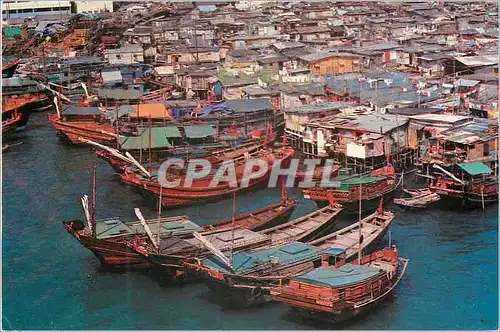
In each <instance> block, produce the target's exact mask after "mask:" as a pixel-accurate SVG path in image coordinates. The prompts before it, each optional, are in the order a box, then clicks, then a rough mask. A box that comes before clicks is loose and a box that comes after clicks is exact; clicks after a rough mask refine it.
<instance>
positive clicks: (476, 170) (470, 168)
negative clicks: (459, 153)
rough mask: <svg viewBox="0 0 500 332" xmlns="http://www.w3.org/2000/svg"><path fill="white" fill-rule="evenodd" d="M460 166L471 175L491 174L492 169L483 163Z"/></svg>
mask: <svg viewBox="0 0 500 332" xmlns="http://www.w3.org/2000/svg"><path fill="white" fill-rule="evenodd" d="M458 166H459V167H460V168H461V169H463V170H464V171H465V172H467V173H468V174H470V175H479V174H490V173H491V169H490V168H489V167H488V166H486V165H485V164H483V163H481V162H475V163H464V164H458Z"/></svg>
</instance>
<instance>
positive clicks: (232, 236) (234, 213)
mask: <svg viewBox="0 0 500 332" xmlns="http://www.w3.org/2000/svg"><path fill="white" fill-rule="evenodd" d="M235 215H236V191H234V192H233V217H232V219H231V264H232V263H233V250H234V224H235V219H234V216H235Z"/></svg>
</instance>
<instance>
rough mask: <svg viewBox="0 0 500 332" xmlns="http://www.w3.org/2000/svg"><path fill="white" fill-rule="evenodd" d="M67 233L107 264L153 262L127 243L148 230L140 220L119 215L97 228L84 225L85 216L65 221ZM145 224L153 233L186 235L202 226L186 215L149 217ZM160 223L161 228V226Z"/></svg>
mask: <svg viewBox="0 0 500 332" xmlns="http://www.w3.org/2000/svg"><path fill="white" fill-rule="evenodd" d="M63 224H64V225H65V228H66V230H67V231H68V233H70V234H72V235H73V236H74V237H75V238H76V239H77V240H78V241H79V242H80V243H81V244H82V245H83V246H84V247H85V248H87V249H89V250H90V251H92V252H93V253H94V255H95V256H96V257H97V258H98V259H99V261H100V262H101V264H102V265H103V266H105V267H108V268H115V269H116V268H136V269H137V268H146V267H149V266H150V264H151V263H150V262H149V261H148V260H147V259H145V258H144V256H142V255H140V254H138V253H137V251H135V250H134V249H133V248H131V247H130V246H129V245H128V242H129V241H132V242H134V241H139V242H140V241H143V240H145V239H146V238H147V234H146V230H145V229H144V227H143V225H142V223H141V222H139V221H134V222H122V221H120V220H119V219H118V218H112V219H105V220H98V221H96V223H95V231H94V232H92V229H91V226H90V225H89V226H88V227H85V223H84V222H83V221H82V220H71V221H63ZM146 224H147V225H148V227H149V228H150V229H151V231H152V232H154V234H158V231H159V234H160V238H161V237H164V236H172V235H174V236H179V237H182V236H186V235H189V234H191V233H192V232H194V231H197V230H200V229H201V227H200V226H198V225H196V224H195V223H193V222H192V221H190V220H189V218H188V217H186V216H178V217H170V218H161V219H160V220H158V219H152V220H147V221H146ZM158 226H159V229H158Z"/></svg>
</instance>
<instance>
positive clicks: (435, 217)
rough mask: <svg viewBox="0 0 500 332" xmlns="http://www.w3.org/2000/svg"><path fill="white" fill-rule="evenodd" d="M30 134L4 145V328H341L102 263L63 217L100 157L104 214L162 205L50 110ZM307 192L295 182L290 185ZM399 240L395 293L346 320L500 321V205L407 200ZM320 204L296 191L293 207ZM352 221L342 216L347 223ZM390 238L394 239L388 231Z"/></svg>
mask: <svg viewBox="0 0 500 332" xmlns="http://www.w3.org/2000/svg"><path fill="white" fill-rule="evenodd" d="M17 137H18V140H19V141H22V142H23V144H21V145H19V146H15V147H13V148H12V149H11V150H10V151H8V152H7V153H5V154H4V156H3V196H2V197H3V199H2V203H3V204H2V212H3V220H2V221H3V228H2V231H3V232H2V235H3V237H2V240H3V242H2V254H3V256H2V258H3V260H2V269H3V275H2V280H3V284H2V291H3V294H2V295H3V297H2V306H3V320H2V324H3V328H4V329H21V330H22V329H30V330H33V329H312V328H323V329H326V328H334V327H333V326H329V325H322V324H313V325H311V323H310V322H304V321H300V320H297V319H296V318H295V317H291V315H290V311H289V310H288V308H287V307H286V306H285V305H281V304H275V303H271V304H268V305H265V306H262V307H259V308H253V309H247V310H232V309H227V308H223V307H222V306H220V305H219V304H218V303H217V301H216V299H215V298H214V297H213V296H212V294H211V293H210V292H209V291H208V289H207V288H206V287H205V285H203V284H201V283H194V284H189V285H184V286H182V287H172V286H170V287H168V286H167V287H166V286H161V285H160V284H159V283H157V282H156V281H155V280H153V279H152V278H151V276H150V275H148V273H145V272H129V273H122V272H115V273H111V272H106V271H102V270H101V269H100V268H99V264H98V261H97V259H96V258H95V257H94V256H93V255H92V253H91V252H89V251H87V250H86V249H84V248H82V247H81V246H80V244H79V243H78V242H76V240H75V239H74V238H72V237H71V236H70V235H69V234H67V233H66V231H65V230H64V228H63V226H62V224H61V220H65V219H72V218H82V210H81V208H80V205H79V202H80V197H81V196H82V195H83V194H86V193H88V191H89V183H90V181H89V177H90V171H91V166H92V164H93V163H94V162H97V165H98V167H97V183H98V206H97V215H98V217H101V218H104V217H112V216H120V217H122V219H125V220H127V219H133V218H134V212H133V208H134V207H139V208H141V210H142V212H143V214H144V215H145V216H146V217H147V216H154V214H155V211H154V207H150V206H149V205H148V204H145V202H144V200H143V199H142V198H141V197H140V195H138V194H137V193H135V192H133V191H132V190H131V188H130V187H127V186H125V185H123V184H122V183H120V181H119V180H118V178H117V177H116V176H114V175H113V172H112V170H111V168H110V167H109V166H108V165H107V164H105V163H104V162H102V161H100V160H98V159H97V158H96V157H95V156H94V155H93V153H92V152H91V150H90V149H88V148H75V147H71V146H67V145H65V144H63V143H62V142H61V141H59V139H58V138H57V137H56V135H55V132H54V131H53V129H52V127H51V126H50V125H49V123H48V121H47V120H46V116H45V115H44V114H34V115H32V117H31V118H30V125H29V127H28V129H27V131H26V132H24V133H22V134H19V135H18V136H17ZM294 194H295V195H299V194H300V193H299V192H294ZM278 199H279V190H278V189H264V190H259V191H256V192H253V193H249V194H246V195H244V196H242V197H239V198H238V208H239V210H240V211H247V210H251V209H255V208H256V207H259V206H263V205H265V204H267V203H268V202H271V201H277V200H278ZM387 208H388V209H390V210H392V211H394V212H395V214H396V217H395V219H394V221H393V224H392V226H391V235H392V236H391V237H392V242H393V243H395V244H396V245H397V247H398V251H399V253H400V255H401V256H404V257H407V258H409V259H410V265H409V268H408V271H407V274H406V275H405V278H404V279H403V280H402V281H401V283H400V284H399V286H398V288H397V290H396V293H395V296H394V297H393V298H392V299H390V300H389V301H387V302H385V303H383V304H382V305H381V306H380V307H379V308H378V309H377V310H376V311H374V312H372V313H371V314H369V315H367V316H364V317H361V318H359V319H356V320H355V321H352V322H349V323H346V324H344V325H342V326H341V327H342V328H346V329H495V328H497V327H498V259H497V257H498V213H497V209H498V207H497V206H492V207H490V208H488V209H487V210H485V211H482V210H474V211H467V212H464V211H458V210H457V211H449V210H444V211H440V210H437V209H430V210H426V211H419V212H407V211H402V210H400V209H399V208H398V207H396V206H393V205H388V207H387ZM312 209H314V204H313V203H312V202H311V201H308V200H304V199H299V201H298V207H297V209H296V211H295V212H294V215H293V216H292V218H295V217H298V216H300V215H302V214H305V213H307V212H309V211H311V210H312ZM230 213H231V201H230V200H229V201H222V202H219V203H214V204H209V205H200V206H195V207H188V208H183V209H177V210H172V211H168V213H167V212H166V213H165V215H180V214H187V215H189V216H190V217H191V218H192V219H193V220H194V221H195V222H199V223H203V222H208V221H210V220H214V219H218V218H222V217H227V216H229V214H230ZM346 222H347V221H344V222H342V223H340V224H339V227H340V225H342V224H345V223H346ZM386 241H387V239H386Z"/></svg>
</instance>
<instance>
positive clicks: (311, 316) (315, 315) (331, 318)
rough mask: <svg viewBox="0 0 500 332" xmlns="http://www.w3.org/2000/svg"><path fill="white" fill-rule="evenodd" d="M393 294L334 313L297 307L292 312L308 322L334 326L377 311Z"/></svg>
mask: <svg viewBox="0 0 500 332" xmlns="http://www.w3.org/2000/svg"><path fill="white" fill-rule="evenodd" d="M392 295H393V293H392V292H391V293H388V294H387V295H385V296H383V297H382V298H380V299H379V300H378V301H376V302H373V303H370V304H368V305H366V306H364V307H361V308H353V307H348V308H343V309H341V310H338V311H334V312H323V311H313V310H307V309H302V308H297V307H292V308H291V311H292V312H293V313H296V314H298V315H300V317H301V318H304V319H306V320H314V321H323V322H327V323H332V324H339V323H342V322H345V321H348V320H351V319H353V318H355V317H357V316H360V315H364V314H368V313H369V312H371V311H372V310H374V309H376V307H377V306H379V305H380V304H381V303H382V302H384V301H385V300H387V299H388V298H389V297H391V296H392Z"/></svg>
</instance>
